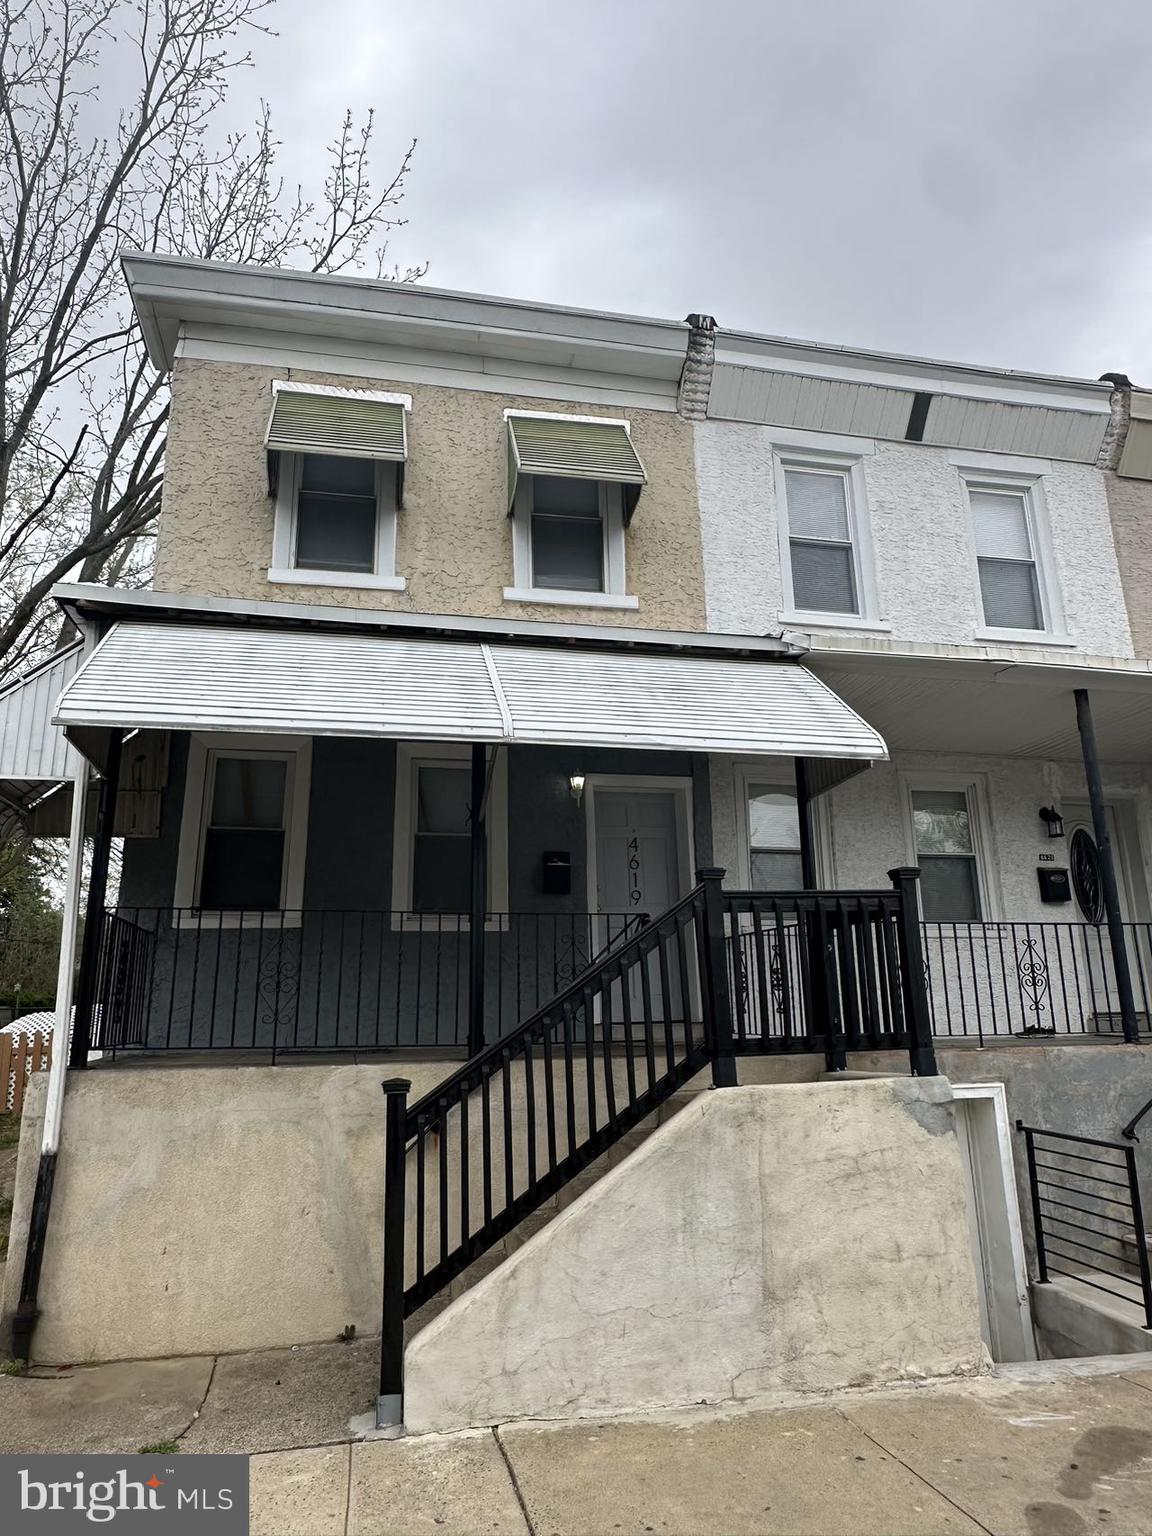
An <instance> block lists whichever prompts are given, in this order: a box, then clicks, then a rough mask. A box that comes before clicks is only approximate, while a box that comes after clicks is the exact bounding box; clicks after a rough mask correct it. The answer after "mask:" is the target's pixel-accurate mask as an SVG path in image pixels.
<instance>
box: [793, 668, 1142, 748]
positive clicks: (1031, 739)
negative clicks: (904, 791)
mask: <svg viewBox="0 0 1152 1536" xmlns="http://www.w3.org/2000/svg"><path fill="white" fill-rule="evenodd" d="M805 664H806V665H807V666H809V667H810V668H811V669H812V671H813V672H815V673H816V675H817V676H819V677H821V678H823V679H824V681H825V682H826V683H827V684H828V685H829V687H831V688H834V689H835V690H836V692H837V693H838V694H839V695H840V696H841V697H842V698H843V699H844V700H845V701H846V702H847V703H849V704H850V705H851V706H852V707H853V708H854V709H856V710H858V711H860V712H861V713H862V714H863V715H864V716H865V717H866V718H867V719H868V720H869V721H871V722H872V724H873V725H874V726H875V727H876V729H877V730H879V731H880V732H881V733H882V734H883V736H884V738H885V740H886V741H887V743H888V745H889V748H890V749H891V750H892V751H894V752H895V751H907V752H939V753H943V754H955V755H962V756H976V755H979V756H994V757H1018V758H1036V759H1041V760H1066V761H1075V760H1078V759H1079V758H1080V756H1081V748H1080V737H1079V733H1078V731H1077V726H1076V707H1075V697H1074V695H1075V691H1076V689H1078V688H1083V689H1086V690H1087V692H1088V695H1089V699H1090V701H1091V705H1092V714H1093V719H1094V723H1095V729H1096V740H1097V747H1098V751H1099V755H1100V759H1101V761H1102V762H1104V763H1116V764H1119V763H1143V764H1147V763H1148V762H1150V761H1152V663H1148V662H1143V661H1136V660H1131V659H1125V658H1123V657H1115V658H1106V659H1100V658H1096V659H1093V660H1091V661H1086V662H1085V663H1084V664H1082V665H1074V664H1071V663H1062V662H1046V661H1026V660H1017V659H1012V658H1009V657H996V656H976V657H962V656H955V655H951V656H938V655H937V656H929V655H900V654H892V653H890V652H885V653H879V652H858V651H841V650H835V651H834V650H823V651H821V650H812V651H810V652H809V653H808V655H807V656H806V657H805Z"/></svg>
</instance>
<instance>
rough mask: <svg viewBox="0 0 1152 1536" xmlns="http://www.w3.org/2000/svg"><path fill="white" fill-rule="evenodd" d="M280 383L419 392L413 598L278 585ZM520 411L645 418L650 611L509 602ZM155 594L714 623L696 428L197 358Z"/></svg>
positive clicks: (638, 413)
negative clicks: (507, 421) (272, 454)
mask: <svg viewBox="0 0 1152 1536" xmlns="http://www.w3.org/2000/svg"><path fill="white" fill-rule="evenodd" d="M274 378H280V379H284V378H292V379H294V380H297V381H298V382H309V383H315V384H335V385H340V386H342V387H345V388H352V389H355V388H358V387H359V388H366V389H394V390H397V391H400V392H402V393H406V394H409V395H411V396H412V402H413V406H412V412H411V415H410V417H409V424H408V431H409V462H408V466H407V471H406V475H405V490H404V509H403V511H402V512H401V513H400V515H399V529H398V537H397V548H396V570H397V574H399V575H402V576H405V577H406V578H407V580H408V590H407V591H406V592H403V593H394V592H379V591H366V590H356V589H352V588H340V587H318V586H297V585H295V584H293V585H275V584H272V583H270V582H269V581H268V578H267V573H268V567H269V565H270V564H271V560H272V524H273V504H272V501H271V499H270V498H269V496H268V485H267V470H266V464H265V455H264V449H263V441H264V433H265V430H266V428H267V424H268V414H269V411H270V409H271V398H272V397H271V391H270V383H271V381H272V380H273V379H274ZM507 407H518V408H522V409H526V410H549V409H556V410H558V411H567V412H570V413H571V412H578V413H579V414H581V415H601V416H619V415H624V416H627V418H628V420H629V421H630V422H631V424H632V434H633V440H634V442H635V444H636V448H637V451H638V452H639V454H640V457H641V458H642V460H643V461H644V465H645V467H646V469H647V471H648V475H649V481H650V483H649V485H648V486H647V487H646V488H645V490H644V493H643V495H642V496H641V498H640V505H639V508H638V509H637V512H636V515H635V517H634V519H633V522H632V526H631V528H630V529H629V530H628V533H627V550H626V567H627V589H628V592H629V593H630V594H632V595H634V596H636V597H638V598H639V600H640V607H639V609H638V611H635V612H630V611H619V610H612V609H605V610H601V609H584V608H570V607H566V606H565V607H558V606H554V605H551V604H549V605H542V606H540V607H536V606H533V605H529V604H522V603H506V602H505V601H504V600H503V597H502V590H503V588H504V587H506V586H511V585H512V584H513V575H512V529H511V524H510V522H509V519H508V516H507V511H508V477H507V448H506V440H505V426H504V411H505V409H506V408H507ZM154 585H155V586H156V588H157V589H158V590H160V591H167V592H196V593H207V594H211V595H213V596H223V597H236V598H250V599H251V598H255V599H277V598H279V599H282V600H285V601H292V602H316V603H339V604H343V605H344V606H347V607H360V608H389V609H399V610H402V611H405V612H412V613H451V614H462V615H469V616H478V617H486V616H487V617H499V616H505V617H507V616H514V617H517V618H542V619H549V620H552V621H565V622H572V623H602V624H627V625H638V626H641V627H644V628H649V629H691V630H698V629H703V628H704V577H703V569H702V555H701V544H700V531H699V519H698V517H697V511H696V482H695V470H694V464H693V449H692V424H691V422H688V421H685V420H683V419H682V418H681V417H679V416H677V415H675V414H674V413H672V412H661V411H643V410H635V409H632V408H631V407H620V408H610V407H606V406H603V405H600V406H596V405H589V406H584V405H573V404H572V403H571V402H561V401H555V402H549V401H546V400H538V399H525V398H521V397H518V396H513V395H500V394H489V393H482V392H480V391H474V390H466V389H445V388H439V387H437V386H435V385H427V384H409V383H405V382H403V381H397V382H392V383H389V382H387V381H383V380H380V379H355V378H349V377H347V376H342V375H334V374H324V373H310V372H304V371H301V370H300V369H284V368H280V369H277V368H272V367H259V366H255V365H250V364H241V363H220V362H205V361H200V360H190V359H184V360H181V361H179V362H178V363H177V365H176V368H175V370H174V373H173V378H172V424H171V428H170V431H169V437H168V452H167V466H166V470H165V481H164V504H163V512H162V515H161V520H160V532H159V543H158V550H157V561H156V576H155V583H154Z"/></svg>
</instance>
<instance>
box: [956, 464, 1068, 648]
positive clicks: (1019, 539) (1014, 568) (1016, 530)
mask: <svg viewBox="0 0 1152 1536" xmlns="http://www.w3.org/2000/svg"><path fill="white" fill-rule="evenodd" d="M968 503H969V506H970V507H971V509H972V533H973V541H974V544H975V547H976V569H977V575H978V579H979V586H980V603H981V608H982V611H983V616H984V624H985V626H986V627H987V628H989V629H1010V630H1016V629H1019V630H1044V629H1047V628H1048V627H1049V626H1048V624H1047V622H1046V615H1045V612H1044V584H1043V581H1042V579H1041V571H1040V565H1039V561H1038V558H1037V549H1036V524H1035V517H1034V513H1033V508H1032V506H1031V499H1030V497H1029V494H1028V492H1027V491H1026V490H1018V489H1014V488H1011V487H1003V486H981V485H977V484H969V486H968Z"/></svg>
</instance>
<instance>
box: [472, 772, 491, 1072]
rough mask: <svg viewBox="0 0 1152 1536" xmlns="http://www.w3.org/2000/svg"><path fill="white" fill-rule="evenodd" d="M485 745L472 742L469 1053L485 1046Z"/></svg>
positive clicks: (486, 888)
mask: <svg viewBox="0 0 1152 1536" xmlns="http://www.w3.org/2000/svg"><path fill="white" fill-rule="evenodd" d="M487 779H488V748H487V747H486V746H484V744H483V743H482V742H473V744H472V790H471V796H470V801H471V821H472V826H471V833H472V836H471V853H472V863H471V889H470V899H469V907H468V1054H469V1056H475V1055H476V1053H477V1051H482V1050H483V1049H484V939H485V934H484V919H485V918H486V917H487V915H488V914H487V907H488V829H487V825H486V819H485V811H484V793H485V790H486V788H487Z"/></svg>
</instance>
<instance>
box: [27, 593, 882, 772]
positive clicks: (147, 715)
mask: <svg viewBox="0 0 1152 1536" xmlns="http://www.w3.org/2000/svg"><path fill="white" fill-rule="evenodd" d="M55 720H56V722H57V723H58V724H59V725H61V726H63V727H64V729H65V730H66V732H67V734H68V735H69V736H70V737H71V738H72V739H73V740H74V741H75V742H76V743H77V745H78V746H79V747H80V748H81V750H84V751H86V752H88V753H89V755H92V756H94V757H96V756H97V755H98V743H99V741H100V740H101V739H102V738H103V736H104V735H105V733H106V732H107V731H110V730H122V731H123V730H131V729H146V730H219V731H249V732H269V733H285V734H291V735H313V736H356V737H378V738H384V739H390V740H423V741H467V742H509V743H513V742H514V743H522V744H537V745H541V744H549V745H558V744H578V745H583V746H601V747H628V748H635V749H651V750H656V749H668V750H679V751H688V752H731V753H746V754H753V755H764V754H767V755H773V756H775V755H779V756H786V757H804V758H817V759H836V760H841V765H842V766H841V771H840V772H839V773H837V774H833V775H831V776H830V777H831V781H832V782H834V781H835V778H836V777H843V776H844V773H845V771H847V772H851V771H854V769H855V767H857V766H859V765H863V764H864V763H866V762H867V761H869V760H871V759H875V758H883V757H886V756H887V749H886V747H885V744H884V740H883V738H882V737H881V736H880V735H879V733H878V732H877V731H875V730H874V729H873V728H872V726H870V725H868V724H867V722H866V721H864V720H863V719H861V717H860V716H859V715H858V714H856V712H855V711H854V710H853V709H851V708H850V707H849V706H848V705H847V704H845V703H844V701H843V700H842V699H840V698H839V697H838V696H837V695H836V694H835V693H834V692H833V691H832V690H831V688H829V687H828V686H827V684H825V683H823V682H821V681H820V679H819V678H817V677H815V676H813V674H812V673H811V672H809V671H808V670H807V669H806V668H805V667H803V666H801V665H799V663H797V662H795V661H790V660H769V661H762V660H737V659H727V658H723V659H722V658H714V657H711V656H704V657H701V656H687V655H665V654H645V653H644V652H642V651H641V650H639V649H636V650H631V651H620V650H608V649H604V650H597V649H568V648H563V647H558V646H549V645H522V644H491V645H490V644H487V643H484V642H483V641H478V640H471V639H450V640H449V639H445V640H434V639H424V638H409V637H407V636H400V635H380V634H360V633H348V632H342V631H324V630H318V629H312V630H307V631H295V630H289V631H286V630H283V629H280V630H270V629H269V630H262V629H259V628H239V627H236V628H233V627H223V626H213V625H204V624H164V623H139V622H120V623H117V624H115V625H114V626H113V627H112V628H111V629H110V630H109V632H108V634H107V635H106V636H105V637H104V639H103V640H102V641H101V642H100V644H99V645H98V646H97V647H96V649H95V650H94V651H93V652H92V653H91V655H90V656H89V657H88V658H87V660H86V661H85V663H84V665H83V667H82V668H81V669H80V671H79V672H78V674H77V675H76V677H75V678H73V680H72V681H71V682H70V683H69V685H68V686H67V687H66V688H65V690H64V692H63V694H62V695H61V697H60V699H59V702H58V705H57V709H56V715H55ZM94 732H96V733H98V734H97V735H94V734H93V733H94ZM827 767H828V769H831V768H832V764H831V763H829V764H828V765H827ZM822 787H823V786H822Z"/></svg>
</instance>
